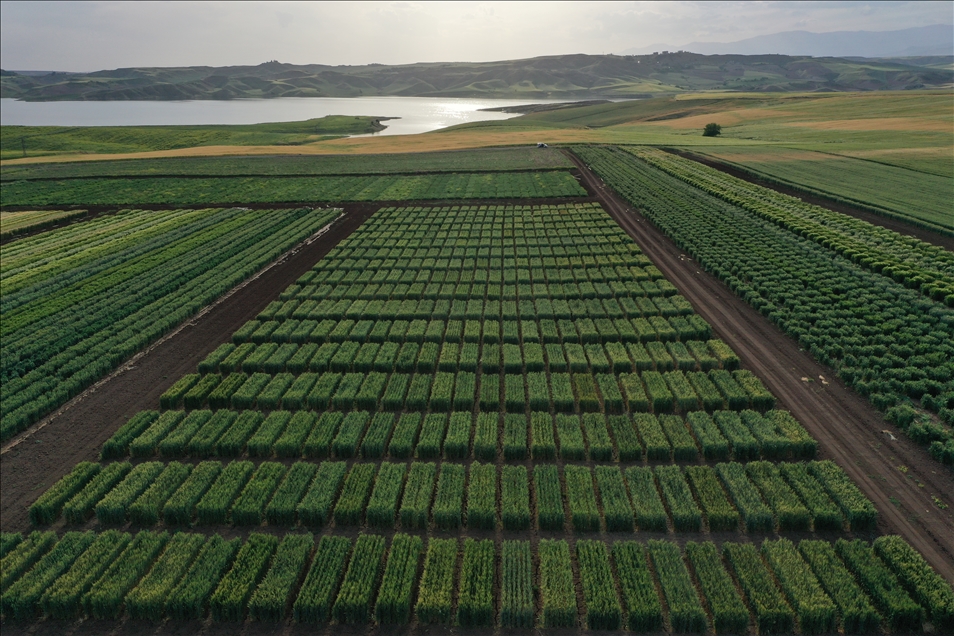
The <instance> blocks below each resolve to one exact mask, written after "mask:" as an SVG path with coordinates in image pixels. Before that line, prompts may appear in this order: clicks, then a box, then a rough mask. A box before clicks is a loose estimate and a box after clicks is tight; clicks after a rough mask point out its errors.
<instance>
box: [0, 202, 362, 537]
mask: <svg viewBox="0 0 954 636" xmlns="http://www.w3.org/2000/svg"><path fill="white" fill-rule="evenodd" d="M378 207H380V206H379V205H377V204H374V205H349V206H346V207H345V214H344V215H343V216H342V217H341V218H340V219H339V220H338V221H337V222H336V223H335V224H334V225H332V226H331V227H330V228H329V229H328V231H327V232H325V233H324V234H323V235H321V236H320V237H319V238H317V239H316V240H314V241H313V242H311V243H309V244H306V245H302V246H301V247H299V248H298V249H297V251H295V252H294V253H292V254H290V255H288V256H287V258H286V259H285V261H284V262H281V263H278V264H276V265H275V266H274V267H271V268H270V269H269V270H267V271H265V272H263V273H262V274H261V275H260V276H258V277H257V278H255V279H254V280H252V281H250V282H249V283H248V284H246V285H245V286H244V287H242V288H241V289H238V290H237V291H236V292H235V293H234V294H232V295H231V296H229V297H228V298H227V299H225V300H224V301H223V302H221V303H219V304H218V305H216V306H215V307H213V308H212V309H211V311H209V312H208V313H206V314H204V315H202V316H200V317H193V318H191V319H190V322H188V323H187V324H186V326H185V328H183V329H181V330H180V331H179V332H178V333H176V334H175V335H173V336H172V337H170V338H168V339H166V340H164V341H162V342H161V343H159V344H158V345H157V346H154V347H153V348H152V349H151V350H148V351H147V352H146V354H145V355H144V356H143V357H142V358H140V359H139V360H138V361H137V363H136V364H135V366H133V367H132V368H131V369H129V370H128V371H125V372H122V373H118V374H116V375H114V376H111V377H110V379H109V380H108V381H107V382H103V383H102V384H101V385H100V386H99V387H98V388H97V389H96V390H95V391H92V392H89V393H88V394H86V395H85V396H82V397H78V398H74V400H73V401H72V402H70V403H68V404H67V408H65V409H63V410H62V412H60V413H59V414H58V415H55V416H53V417H52V418H51V419H50V420H49V421H48V422H46V423H45V426H43V428H41V429H39V430H36V431H35V432H33V433H31V432H30V431H28V432H27V433H26V434H25V435H26V436H27V437H26V438H25V439H23V440H22V441H21V442H20V443H19V444H17V445H16V446H14V447H13V448H11V449H10V451H9V452H4V453H3V455H2V456H0V528H2V529H3V530H4V531H18V532H19V531H25V530H29V529H30V528H29V519H28V516H27V507H28V506H29V505H30V504H32V503H33V501H34V500H35V499H36V498H37V497H38V496H39V495H40V494H41V493H43V492H44V491H45V490H46V489H47V488H49V487H50V486H51V485H52V484H53V483H54V482H56V480H57V479H59V478H60V477H62V476H63V475H65V474H66V473H67V472H69V471H70V470H71V469H72V468H73V466H75V465H76V464H77V463H79V462H81V461H89V460H94V461H95V459H96V458H97V456H98V454H99V449H100V447H101V446H102V444H103V442H105V441H106V440H107V439H109V437H110V436H111V435H112V434H113V432H114V431H115V430H116V429H117V428H119V427H120V426H121V425H122V424H123V423H125V422H126V421H127V420H128V419H129V418H130V417H132V416H133V415H135V414H136V413H137V412H139V411H141V410H144V409H150V408H155V407H156V405H157V404H158V403H159V396H160V395H162V393H163V392H164V391H165V390H166V389H168V388H169V387H170V386H172V384H173V383H174V382H175V381H176V380H178V379H179V378H180V377H181V376H183V375H185V374H186V373H193V372H195V368H196V366H197V365H198V364H199V362H201V361H202V359H203V358H205V356H206V355H208V354H209V353H210V352H211V351H212V350H213V349H215V348H216V347H217V346H219V344H221V343H222V342H225V341H226V340H227V339H228V337H229V336H230V335H231V334H232V333H233V332H234V331H236V330H237V329H238V328H239V327H241V326H242V325H243V324H245V322H246V321H248V320H251V319H252V318H254V317H255V316H256V315H257V314H258V313H259V312H260V311H261V310H262V309H264V308H265V306H266V305H267V304H268V303H269V302H271V301H272V300H274V299H276V298H277V297H278V294H279V293H280V292H281V291H282V290H283V289H285V288H286V287H287V286H288V285H290V284H292V283H293V282H294V281H295V280H297V279H298V278H299V277H300V276H301V275H302V274H304V273H305V272H307V271H308V270H309V269H310V268H311V267H312V266H313V265H314V264H315V263H316V262H317V261H318V260H319V259H321V258H322V257H324V256H325V254H327V253H328V252H329V251H331V249H332V248H333V247H334V246H335V245H337V244H338V243H339V242H340V241H341V240H342V239H344V238H346V237H347V236H349V235H350V234H351V233H352V232H353V231H354V230H355V229H357V228H358V227H359V226H360V225H361V224H362V223H363V222H364V221H365V220H366V219H368V218H369V217H370V216H371V215H372V214H373V213H374V211H375V210H377V209H378ZM31 430H35V429H31ZM17 439H20V438H19V437H18V438H17ZM14 442H16V440H14ZM7 447H9V445H8V446H7Z"/></svg>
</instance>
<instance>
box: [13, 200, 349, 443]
mask: <svg viewBox="0 0 954 636" xmlns="http://www.w3.org/2000/svg"><path fill="white" fill-rule="evenodd" d="M337 214H338V211H336V210H311V209H299V210H273V211H269V212H268V213H260V212H253V211H250V210H238V209H221V210H172V211H168V212H141V211H125V212H120V213H119V214H116V215H114V216H105V217H101V218H98V219H95V220H92V221H90V222H88V223H81V224H78V225H73V226H70V227H67V228H63V229H61V230H54V231H51V232H47V233H44V234H40V235H37V236H34V237H30V238H26V239H23V240H20V241H17V242H15V243H12V244H10V245H7V246H5V247H4V248H3V267H2V270H0V289H2V292H3V295H2V300H0V312H2V316H3V320H2V325H0V335H2V340H3V345H2V348H0V358H2V363H0V378H2V382H3V399H2V402H0V413H2V418H3V419H2V437H3V439H7V438H8V437H10V436H11V435H13V434H14V433H16V432H18V431H20V430H22V429H23V428H25V427H26V426H28V425H29V424H31V423H32V422H34V421H36V420H37V419H39V418H41V417H42V416H43V415H45V414H46V413H49V412H50V411H51V410H52V409H54V408H56V407H57V406H59V405H60V404H62V403H63V402H65V401H67V400H68V399H69V398H71V397H73V396H74V395H76V394H77V393H79V392H81V391H82V390H83V389H85V388H86V387H88V386H89V385H91V384H92V383H94V382H95V381H96V380H98V379H99V378H101V377H103V376H104V375H106V374H107V373H108V372H109V371H111V370H112V369H114V368H115V367H116V366H118V365H119V364H120V363H121V362H122V361H123V360H125V359H126V358H128V357H129V356H130V355H132V354H133V353H135V352H137V351H139V350H140V349H142V348H143V347H144V346H145V345H147V344H148V343H150V342H153V341H155V340H156V339H157V338H159V337H160V336H162V335H163V334H164V333H166V332H168V331H169V330H170V329H172V328H173V327H174V326H175V325H177V324H179V323H180V322H181V321H182V320H184V319H185V318H187V317H188V316H191V315H193V314H195V313H196V312H197V311H199V310H200V309H201V308H202V307H204V306H205V305H207V304H209V303H210V302H211V301H212V300H214V299H215V298H217V297H218V296H220V295H221V294H222V293H223V292H225V291H227V290H228V289H230V288H231V287H233V286H235V285H236V284H238V283H239V282H241V281H242V280H245V279H246V278H248V277H249V276H250V275H252V274H253V273H254V272H256V271H257V270H258V269H260V268H261V267H262V266H263V265H265V264H266V263H268V262H270V261H271V260H272V259H274V258H275V257H276V256H278V255H279V254H281V253H283V252H285V251H286V250H288V249H289V248H290V247H292V246H293V245H295V244H296V243H298V242H299V241H301V240H302V239H304V238H305V237H307V236H309V235H311V234H313V233H314V232H315V231H317V230H318V229H319V228H321V227H323V226H325V225H327V224H328V223H330V222H331V221H332V220H333V219H334V218H335V217H336V216H337ZM225 237H228V238H227V239H226V238H225ZM77 242H82V243H81V245H82V247H78V246H77Z"/></svg>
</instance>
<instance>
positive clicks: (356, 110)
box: [0, 97, 568, 135]
mask: <svg viewBox="0 0 954 636" xmlns="http://www.w3.org/2000/svg"><path fill="white" fill-rule="evenodd" d="M561 101H568V100H559V99H525V100H513V99H468V98H446V97H350V98H349V97H284V98H277V99H232V100H208V101H206V100H203V101H179V102H166V101H110V102H21V101H17V100H14V99H0V124H2V125H4V126H159V125H166V126H169V125H196V124H258V123H264V122H280V121H301V120H305V119H312V118H315V117H324V116H326V115H369V116H372V117H399V118H400V119H392V120H389V121H386V122H383V123H384V125H386V126H387V128H386V129H385V130H383V131H381V132H378V133H374V134H375V135H411V134H416V133H423V132H428V131H430V130H438V129H440V128H446V127H448V126H454V125H456V124H464V123H468V122H473V121H489V120H501V119H509V118H511V117H516V116H517V115H514V114H509V113H497V112H486V111H481V110H480V109H482V108H498V107H501V106H518V105H521V104H528V103H537V104H539V103H548V102H552V103H557V102H561Z"/></svg>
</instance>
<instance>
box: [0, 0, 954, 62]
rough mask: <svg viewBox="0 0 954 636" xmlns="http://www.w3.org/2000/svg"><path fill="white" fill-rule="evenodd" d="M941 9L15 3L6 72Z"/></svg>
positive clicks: (437, 48) (421, 52) (589, 42)
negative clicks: (10, 70)
mask: <svg viewBox="0 0 954 636" xmlns="http://www.w3.org/2000/svg"><path fill="white" fill-rule="evenodd" d="M952 21H954V3H951V2H949V1H946V0H944V1H941V2H566V3H562V2H552V3H542V2H529V3H522V2H507V3H496V2H448V3H431V2H379V3H375V2H317V3H294V2H288V3H286V2H267V3H254V2H241V3H230V2H2V3H0V65H2V67H3V68H5V69H12V70H57V71H95V70H102V69H112V68H118V67H128V66H196V65H208V66H229V65H245V64H260V63H262V62H266V61H268V60H276V59H277V60H279V61H281V62H290V63H293V64H334V65H338V64H368V63H371V62H378V63H383V64H404V63H412V62H454V61H472V62H480V61H490V60H505V59H520V58H527V57H535V56H539V55H553V54H562V53H597V54H598V53H619V52H622V51H625V50H626V49H631V48H634V47H643V46H648V45H651V44H657V43H659V44H666V45H670V46H673V47H676V46H679V45H681V44H685V43H688V42H693V41H705V42H732V41H735V40H741V39H744V38H749V37H754V36H758V35H767V34H771V33H777V32H780V31H792V30H806V31H814V32H827V31H855V30H866V31H888V30H894V29H905V28H909V27H919V26H927V25H931V24H951V23H952Z"/></svg>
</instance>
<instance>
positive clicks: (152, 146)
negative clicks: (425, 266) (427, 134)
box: [0, 115, 382, 159]
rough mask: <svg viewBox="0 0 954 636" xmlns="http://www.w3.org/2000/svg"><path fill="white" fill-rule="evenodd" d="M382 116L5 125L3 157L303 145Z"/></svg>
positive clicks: (357, 130) (370, 125)
mask: <svg viewBox="0 0 954 636" xmlns="http://www.w3.org/2000/svg"><path fill="white" fill-rule="evenodd" d="M378 119H379V118H377V117H352V116H348V117H345V116H341V115H331V116H328V117H322V118H320V119H309V120H307V121H292V122H281V123H274V124H249V125H232V126H212V125H205V126H92V127H63V126H2V127H0V159H12V158H16V157H21V158H22V157H37V156H45V155H57V154H64V153H98V154H99V153H128V152H142V151H150V150H169V149H175V148H192V147H195V146H257V145H276V146H300V145H302V144H306V143H314V142H316V141H322V140H325V139H330V138H335V137H340V136H345V135H357V134H364V133H370V132H375V131H378V130H382V126H381V125H380V124H379V123H378Z"/></svg>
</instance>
